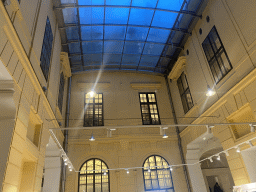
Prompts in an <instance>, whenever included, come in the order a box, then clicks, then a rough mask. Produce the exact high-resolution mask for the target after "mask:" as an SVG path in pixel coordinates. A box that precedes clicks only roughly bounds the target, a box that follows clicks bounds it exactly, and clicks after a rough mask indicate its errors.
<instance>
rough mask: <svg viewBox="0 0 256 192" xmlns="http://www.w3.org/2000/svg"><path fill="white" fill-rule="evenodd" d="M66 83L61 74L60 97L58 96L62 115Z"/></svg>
mask: <svg viewBox="0 0 256 192" xmlns="http://www.w3.org/2000/svg"><path fill="white" fill-rule="evenodd" d="M64 83H65V79H64V75H63V73H61V74H60V85H59V96H58V107H59V109H60V112H61V113H62V105H63V94H64Z"/></svg>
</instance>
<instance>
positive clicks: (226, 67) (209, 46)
mask: <svg viewBox="0 0 256 192" xmlns="http://www.w3.org/2000/svg"><path fill="white" fill-rule="evenodd" d="M202 46H203V49H204V52H205V55H206V58H207V60H208V63H209V65H210V68H211V71H212V74H213V78H214V80H215V83H218V82H219V81H220V80H221V79H222V78H223V77H224V76H225V75H226V74H227V73H228V72H229V71H230V70H231V69H232V66H231V63H230V60H229V58H228V55H227V53H226V51H225V49H224V46H223V44H222V42H221V40H220V37H219V34H218V32H217V30H216V27H215V26H214V27H213V28H212V30H211V31H210V33H209V34H208V36H207V37H206V39H205V40H204V42H203V43H202Z"/></svg>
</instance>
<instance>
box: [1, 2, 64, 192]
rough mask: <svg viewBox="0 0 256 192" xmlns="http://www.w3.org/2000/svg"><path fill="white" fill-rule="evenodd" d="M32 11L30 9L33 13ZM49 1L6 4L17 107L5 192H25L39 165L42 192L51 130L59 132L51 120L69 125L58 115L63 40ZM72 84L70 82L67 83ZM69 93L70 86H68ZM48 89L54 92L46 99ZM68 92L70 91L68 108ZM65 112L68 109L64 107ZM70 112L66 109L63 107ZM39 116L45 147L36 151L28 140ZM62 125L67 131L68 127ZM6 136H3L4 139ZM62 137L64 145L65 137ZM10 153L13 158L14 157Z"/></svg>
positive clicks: (4, 49)
mask: <svg viewBox="0 0 256 192" xmlns="http://www.w3.org/2000/svg"><path fill="white" fill-rule="evenodd" d="M28 7H29V9H27V8H28ZM51 7H52V4H51V1H49V0H43V1H41V0H38V1H21V4H19V3H18V1H16V0H11V4H10V5H6V6H4V5H3V3H2V1H1V2H0V26H1V27H0V60H1V62H2V63H3V65H4V66H5V67H6V69H7V71H8V73H9V74H10V75H11V76H12V78H13V83H14V95H13V100H14V103H15V107H16V117H15V119H14V120H15V127H14V131H13V132H12V133H11V135H12V136H11V135H10V134H9V136H8V137H11V140H12V141H11V144H10V145H6V146H5V147H6V153H7V154H8V153H9V154H8V159H7V161H3V162H1V167H2V168H3V169H4V172H5V173H4V182H3V183H1V186H0V191H3V192H9V191H12V192H15V191H19V190H20V187H21V186H20V183H21V182H22V173H23V175H24V174H25V173H24V171H23V168H22V165H25V164H26V163H27V162H34V167H35V168H33V175H34V179H33V185H32V186H33V187H32V188H33V189H32V191H40V190H41V181H42V174H43V167H44V158H45V148H46V144H47V143H48V141H49V133H48V128H54V127H55V128H57V127H59V125H58V123H57V121H48V120H47V119H56V118H58V119H64V118H65V113H64V112H62V114H61V113H60V112H59V111H58V109H57V108H58V107H57V98H58V87H59V74H60V72H61V70H62V69H61V65H60V51H61V50H60V37H59V34H58V30H57V29H58V27H57V24H56V22H55V18H54V14H53V11H52V9H51ZM47 16H49V19H50V22H51V26H52V31H53V35H54V43H53V44H54V47H53V50H54V51H53V52H52V64H51V68H50V78H49V81H48V82H46V81H45V79H44V77H43V74H42V71H41V69H40V55H41V47H42V41H43V35H44V28H45V23H46V17H47ZM66 81H67V80H66ZM65 85H66V87H67V82H66V84H65ZM42 86H45V87H47V88H48V90H47V92H46V93H44V92H43V90H42V88H41V87H42ZM66 92H67V88H65V94H64V102H65V98H66ZM64 106H65V105H64ZM63 108H64V109H63V111H65V107H63ZM31 112H33V113H34V114H35V115H36V116H37V118H38V119H39V122H40V123H41V125H42V129H41V134H40V143H39V145H38V147H36V146H35V145H34V144H33V143H32V142H30V141H29V139H28V138H27V127H28V122H29V114H30V113H31ZM63 122H64V120H62V125H64V123H63ZM2 134H3V133H2ZM56 135H57V137H58V139H59V141H60V143H61V142H62V141H63V134H62V132H61V131H57V132H56ZM8 151H9V152H8Z"/></svg>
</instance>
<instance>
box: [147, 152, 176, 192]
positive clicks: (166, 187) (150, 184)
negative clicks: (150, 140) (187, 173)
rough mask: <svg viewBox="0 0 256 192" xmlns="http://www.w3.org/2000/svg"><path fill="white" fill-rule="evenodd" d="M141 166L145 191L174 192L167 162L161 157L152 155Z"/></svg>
mask: <svg viewBox="0 0 256 192" xmlns="http://www.w3.org/2000/svg"><path fill="white" fill-rule="evenodd" d="M156 166H157V167H156ZM143 167H144V168H143V170H142V171H143V176H144V186H145V191H158V192H174V187H173V182H172V174H171V171H170V168H169V164H168V162H167V161H166V160H165V159H164V158H163V157H161V156H157V155H152V156H150V157H148V158H147V159H146V160H145V162H144V164H143ZM149 169H150V171H149Z"/></svg>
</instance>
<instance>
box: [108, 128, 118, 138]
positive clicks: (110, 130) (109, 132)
mask: <svg viewBox="0 0 256 192" xmlns="http://www.w3.org/2000/svg"><path fill="white" fill-rule="evenodd" d="M115 130H116V129H107V137H112V131H115Z"/></svg>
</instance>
